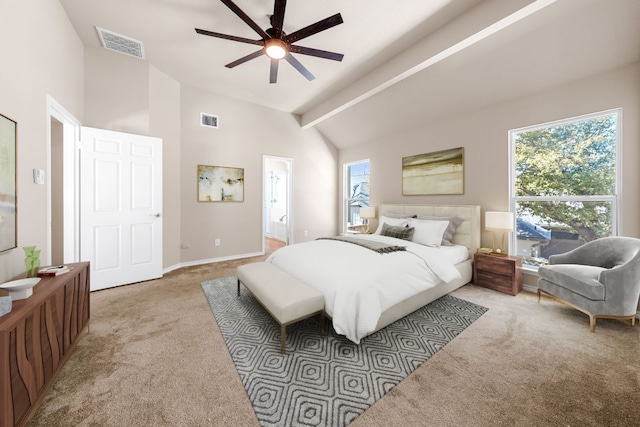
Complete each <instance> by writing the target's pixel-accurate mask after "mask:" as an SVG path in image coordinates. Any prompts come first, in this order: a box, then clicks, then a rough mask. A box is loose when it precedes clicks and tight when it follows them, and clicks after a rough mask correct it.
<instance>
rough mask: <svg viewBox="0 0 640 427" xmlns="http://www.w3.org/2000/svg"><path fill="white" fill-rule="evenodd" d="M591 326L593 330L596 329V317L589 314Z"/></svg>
mask: <svg viewBox="0 0 640 427" xmlns="http://www.w3.org/2000/svg"><path fill="white" fill-rule="evenodd" d="M589 327H590V328H591V332H595V331H596V318H595V317H593V316H592V315H589Z"/></svg>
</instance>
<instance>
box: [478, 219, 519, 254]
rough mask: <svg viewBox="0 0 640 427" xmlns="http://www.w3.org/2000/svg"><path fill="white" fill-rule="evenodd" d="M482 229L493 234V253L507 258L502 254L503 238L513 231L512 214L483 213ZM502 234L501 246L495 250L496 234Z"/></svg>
mask: <svg viewBox="0 0 640 427" xmlns="http://www.w3.org/2000/svg"><path fill="white" fill-rule="evenodd" d="M484 228H485V230H487V231H491V232H493V248H492V249H493V253H494V254H496V255H500V256H507V255H509V254H508V253H503V252H502V251H503V250H504V247H505V236H506V234H507V233H510V232H512V231H513V212H485V214H484ZM497 232H501V233H502V245H501V246H500V248H496V233H497Z"/></svg>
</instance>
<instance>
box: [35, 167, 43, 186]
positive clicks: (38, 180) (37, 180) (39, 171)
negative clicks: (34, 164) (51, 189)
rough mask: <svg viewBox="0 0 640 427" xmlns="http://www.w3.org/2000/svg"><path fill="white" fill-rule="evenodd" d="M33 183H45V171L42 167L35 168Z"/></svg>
mask: <svg viewBox="0 0 640 427" xmlns="http://www.w3.org/2000/svg"><path fill="white" fill-rule="evenodd" d="M33 183H34V184H44V171H43V170H42V169H34V170H33Z"/></svg>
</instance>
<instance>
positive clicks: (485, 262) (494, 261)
mask: <svg viewBox="0 0 640 427" xmlns="http://www.w3.org/2000/svg"><path fill="white" fill-rule="evenodd" d="M475 262H476V263H477V266H476V268H477V269H478V270H484V271H490V272H492V273H493V274H502V275H504V276H509V277H511V276H513V274H514V272H515V269H516V265H515V263H514V262H510V261H508V260H505V258H500V257H497V256H482V257H476V259H475Z"/></svg>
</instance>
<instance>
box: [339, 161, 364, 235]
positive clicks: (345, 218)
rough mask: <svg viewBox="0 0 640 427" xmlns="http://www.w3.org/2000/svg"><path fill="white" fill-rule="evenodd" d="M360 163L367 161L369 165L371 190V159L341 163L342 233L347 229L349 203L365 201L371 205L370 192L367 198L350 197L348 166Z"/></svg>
mask: <svg viewBox="0 0 640 427" xmlns="http://www.w3.org/2000/svg"><path fill="white" fill-rule="evenodd" d="M361 163H367V164H368V167H369V190H371V161H370V160H369V159H361V160H355V161H352V162H347V163H344V164H343V165H342V168H343V169H342V191H343V194H344V197H343V202H342V233H347V232H348V231H349V205H350V204H351V203H352V202H354V201H365V202H366V206H371V204H370V203H371V194H369V197H368V198H366V199H365V198H352V197H351V188H350V185H349V181H350V179H349V178H350V177H351V175H350V174H349V168H350V167H352V166H354V165H358V164H361Z"/></svg>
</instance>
